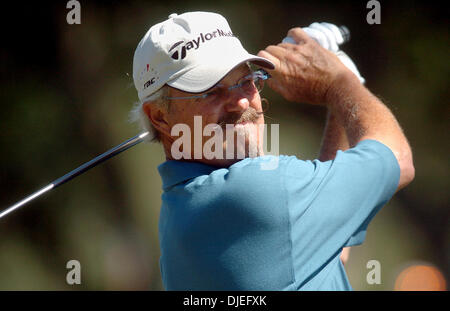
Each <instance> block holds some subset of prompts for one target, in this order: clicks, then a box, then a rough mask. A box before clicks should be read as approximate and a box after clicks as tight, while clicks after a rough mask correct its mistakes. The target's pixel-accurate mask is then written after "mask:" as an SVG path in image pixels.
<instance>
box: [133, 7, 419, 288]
mask: <svg viewBox="0 0 450 311" xmlns="http://www.w3.org/2000/svg"><path fill="white" fill-rule="evenodd" d="M287 35H288V36H289V37H291V38H292V39H293V40H294V41H295V42H296V43H297V44H291V43H281V44H278V45H271V46H268V47H267V48H266V49H264V50H262V51H260V52H259V53H258V54H257V55H252V54H249V53H248V52H247V51H246V50H245V49H244V48H243V46H242V44H241V42H240V41H239V39H238V37H237V36H235V35H234V34H233V32H232V31H231V29H230V27H229V25H228V22H227V21H226V19H225V18H224V17H222V16H221V15H219V14H215V13H208V12H189V13H184V14H180V15H177V14H171V15H170V16H169V18H168V20H166V21H164V22H161V23H158V24H156V25H154V26H152V27H151V28H150V29H149V30H148V32H147V33H146V34H145V36H144V37H143V38H142V40H141V42H140V43H139V45H138V46H137V49H136V51H135V55H134V63H133V78H134V83H135V86H136V89H137V92H138V96H139V99H140V102H139V104H138V105H137V107H136V108H135V110H134V112H135V113H137V114H139V115H140V117H141V121H142V123H143V125H144V126H145V127H146V129H147V130H148V131H150V132H151V133H152V137H153V139H154V140H155V141H159V142H160V143H161V145H162V147H163V148H164V151H165V154H166V161H165V162H164V163H162V164H161V165H160V166H159V167H158V170H159V173H160V175H161V178H162V183H163V194H162V207H161V213H160V220H159V242H160V248H161V258H160V269H161V274H162V279H163V284H164V287H165V289H166V290H294V291H297V290H351V289H352V288H351V285H350V284H349V281H348V278H347V276H346V273H345V270H344V266H343V263H342V261H341V259H340V255H341V253H342V250H343V248H345V247H349V246H353V245H358V244H361V243H363V241H364V239H365V234H366V230H367V226H368V224H369V223H370V221H371V220H372V219H373V217H374V216H375V214H376V213H377V212H378V211H379V210H380V209H381V207H382V206H383V205H385V204H386V202H388V201H389V199H390V198H391V197H392V196H393V195H394V193H395V192H396V191H397V190H399V189H401V188H403V187H405V186H406V185H407V184H409V183H410V182H411V181H412V180H413V178H414V166H413V161H412V154H411V149H410V147H409V144H408V141H407V139H406V137H405V136H404V134H403V132H402V129H401V128H400V126H399V124H398V122H397V120H396V119H395V117H394V115H393V114H392V113H391V112H390V110H389V109H388V108H387V107H386V106H385V105H384V104H383V103H382V102H381V101H380V100H379V99H378V98H377V97H376V96H374V95H373V94H372V93H371V92H370V91H369V90H368V89H367V88H366V87H364V86H363V85H362V84H361V83H360V80H359V79H358V77H357V76H356V75H355V74H353V73H352V71H350V70H349V69H348V68H347V67H346V66H345V65H344V64H343V63H342V62H341V61H340V60H339V58H338V57H337V56H336V55H335V54H333V53H332V52H330V51H328V50H326V49H324V48H323V47H321V46H320V45H319V44H318V43H317V42H316V41H314V40H313V39H312V38H311V37H309V36H308V35H307V34H306V32H305V31H303V30H302V29H301V28H294V29H291V30H290V31H289V32H288V33H287ZM264 83H266V84H267V85H268V86H269V87H270V88H271V89H273V90H274V91H276V92H278V93H279V94H281V95H282V96H283V97H284V98H285V99H286V100H288V101H292V102H298V103H308V104H312V105H322V106H325V107H327V109H328V119H327V124H326V128H325V132H324V136H323V140H322V147H321V150H320V155H319V157H318V159H314V160H303V159H298V158H297V157H295V156H289V155H279V156H274V155H264V152H263V151H264V150H263V148H262V145H263V144H262V141H263V133H262V131H261V128H262V127H261V126H260V125H263V124H264V114H263V112H264V109H263V106H264V105H263V104H262V103H263V100H262V99H261V96H260V93H259V91H260V90H261V88H262V85H263V84H264ZM280 126H282V125H280ZM196 127H198V128H200V130H198V128H197V129H196ZM222 129H223V132H222V133H223V135H222V136H218V137H219V138H220V140H219V141H218V140H217V139H216V140H215V142H216V144H215V145H214V147H213V148H211V145H207V144H210V141H209V140H208V139H209V138H210V137H203V139H202V140H201V141H200V142H199V140H198V139H194V138H195V136H196V134H198V133H202V134H204V133H205V132H208V133H220V132H221V131H220V130H222ZM216 130H217V132H216ZM225 130H227V131H225ZM230 130H231V134H230V133H229V132H230ZM188 132H190V133H188ZM225 132H226V134H225ZM182 134H183V136H184V138H183V140H182V141H181V142H182V143H181V142H180V139H181V138H180V137H181V136H182ZM188 134H190V135H188ZM197 136H198V135H197ZM237 137H243V139H241V140H239V139H237ZM280 139H282V137H281V138H280ZM218 142H219V143H218ZM243 146H244V147H245V148H244V149H245V152H244V153H243V154H244V156H241V157H240V156H239V152H238V151H239V150H242V147H243ZM208 150H209V151H208ZM274 160H275V161H274ZM268 163H272V164H273V163H276V165H272V166H270V165H269V166H268V165H267V164H268Z"/></svg>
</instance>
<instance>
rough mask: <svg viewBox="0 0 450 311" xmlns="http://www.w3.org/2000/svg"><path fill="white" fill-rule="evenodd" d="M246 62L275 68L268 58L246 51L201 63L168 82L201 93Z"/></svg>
mask: <svg viewBox="0 0 450 311" xmlns="http://www.w3.org/2000/svg"><path fill="white" fill-rule="evenodd" d="M246 62H250V63H252V64H255V65H257V66H260V67H263V68H267V69H271V70H272V69H274V68H275V66H274V64H273V63H272V62H271V61H269V60H268V59H266V58H263V57H259V56H256V55H252V54H248V53H246V54H244V55H242V54H240V55H236V56H235V57H227V58H226V59H221V60H220V61H219V62H217V60H215V61H214V63H213V62H211V63H208V62H204V63H201V64H199V65H197V66H195V67H193V68H191V69H190V70H188V71H186V72H184V73H183V74H182V75H180V76H178V77H176V78H174V79H171V80H170V81H168V82H167V84H168V85H169V86H171V87H174V88H176V89H179V90H181V91H184V92H189V93H201V92H204V91H206V90H208V89H210V88H211V87H213V86H214V85H216V84H217V83H218V82H219V81H220V80H222V79H223V78H224V77H225V76H226V75H227V74H228V73H229V72H230V71H232V70H233V69H234V68H236V67H238V66H239V65H241V64H243V63H246Z"/></svg>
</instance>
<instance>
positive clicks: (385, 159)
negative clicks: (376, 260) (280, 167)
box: [284, 140, 400, 258]
mask: <svg viewBox="0 0 450 311" xmlns="http://www.w3.org/2000/svg"><path fill="white" fill-rule="evenodd" d="M285 177H286V178H285V179H284V180H285V188H286V190H287V198H288V199H287V200H288V208H289V211H290V218H291V227H292V239H293V243H296V244H300V245H301V247H300V248H299V249H301V250H302V251H303V252H304V253H302V254H301V256H306V257H308V256H309V257H308V258H311V257H312V256H321V257H323V258H330V256H332V255H333V254H336V252H338V251H340V250H341V249H342V247H345V246H352V245H357V244H361V243H362V242H363V241H364V239H365V234H366V230H367V226H368V224H369V223H370V221H371V220H372V218H373V217H374V216H375V214H376V213H377V212H378V211H379V210H380V209H381V207H382V206H383V205H385V204H386V203H387V202H388V201H389V199H390V198H391V197H392V196H393V195H394V193H395V191H396V189H397V187H398V182H399V178H400V168H399V165H398V162H397V159H396V158H395V156H394V154H393V153H392V151H391V150H390V149H389V148H388V147H387V146H385V145H384V144H382V143H380V142H378V141H376V140H364V141H361V142H359V143H358V144H357V145H356V146H355V147H354V148H351V149H348V150H346V151H338V152H337V155H336V157H335V159H333V160H330V161H326V162H321V161H319V160H314V161H302V160H299V159H297V158H295V157H290V160H289V162H288V164H287V166H286V171H285ZM308 252H309V253H308ZM295 255H296V254H294V256H295ZM297 255H298V256H300V254H297Z"/></svg>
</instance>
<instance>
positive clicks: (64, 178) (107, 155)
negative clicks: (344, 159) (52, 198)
mask: <svg viewBox="0 0 450 311" xmlns="http://www.w3.org/2000/svg"><path fill="white" fill-rule="evenodd" d="M332 26H333V27H336V26H334V25H332ZM336 29H337V30H338V31H339V32H340V33H341V35H342V39H343V40H342V42H339V45H340V44H343V43H345V42H347V41H349V40H350V31H349V30H348V28H347V27H345V26H339V27H336ZM283 42H288V43H295V41H294V40H293V39H292V38H290V37H286V38H285V39H284V40H283ZM342 53H343V52H342ZM345 56H346V55H345ZM346 58H348V57H346ZM341 60H344V61H345V60H346V59H342V58H341ZM347 62H350V63H351V64H350V66H351V65H353V63H352V62H351V60H350V59H348V61H347ZM347 66H349V65H347ZM353 67H354V65H353ZM355 69H356V67H355ZM358 75H359V73H358ZM149 134H150V133H149V132H143V133H141V134H139V135H136V136H134V137H132V138H130V139H128V140H126V141H124V142H123V143H121V144H120V145H117V146H116V147H114V148H112V149H110V150H108V151H106V152H105V153H102V154H101V155H99V156H97V157H95V158H94V159H92V160H91V161H89V162H86V163H84V164H83V165H81V166H79V167H77V168H76V169H74V170H73V171H71V172H69V173H67V174H66V175H64V176H62V177H60V178H58V179H56V180H55V181H53V182H52V183H50V184H48V185H47V186H45V187H43V188H42V189H40V190H38V191H36V192H34V193H33V194H31V195H29V196H27V197H26V198H24V199H23V200H21V201H19V202H17V203H16V204H14V205H12V206H10V207H8V208H6V209H5V210H3V211H2V212H1V213H0V218H3V217H4V216H6V215H8V214H9V213H11V212H13V211H15V210H16V209H18V208H20V207H22V206H24V205H25V204H27V203H29V202H31V201H33V200H34V199H36V198H38V197H40V196H41V195H42V194H44V193H46V192H48V191H50V190H52V189H54V188H56V187H58V186H61V185H62V184H64V183H66V182H68V181H69V180H71V179H73V178H75V177H77V176H78V175H80V174H82V173H84V172H86V171H88V170H90V169H91V168H93V167H95V166H97V165H98V164H100V163H102V162H104V161H106V160H108V159H110V158H112V157H114V156H115V155H117V154H119V153H121V152H123V151H125V150H127V149H129V148H131V147H133V146H135V145H137V144H139V143H140V142H142V141H143V140H144V138H145V137H146V136H147V135H149Z"/></svg>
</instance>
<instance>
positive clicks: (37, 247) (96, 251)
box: [0, 0, 450, 290]
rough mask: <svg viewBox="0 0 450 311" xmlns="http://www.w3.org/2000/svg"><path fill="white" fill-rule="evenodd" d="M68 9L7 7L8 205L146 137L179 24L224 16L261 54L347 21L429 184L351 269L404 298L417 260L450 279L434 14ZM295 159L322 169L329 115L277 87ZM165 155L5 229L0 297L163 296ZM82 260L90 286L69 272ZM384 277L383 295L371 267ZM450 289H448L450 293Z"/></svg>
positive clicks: (60, 195) (396, 210) (340, 9)
mask: <svg viewBox="0 0 450 311" xmlns="http://www.w3.org/2000/svg"><path fill="white" fill-rule="evenodd" d="M66 3H67V2H66V1H59V2H45V1H35V2H32V3H26V4H25V3H22V2H16V3H15V4H12V5H11V6H8V7H6V8H4V9H2V13H1V14H2V18H1V19H0V20H1V21H0V22H1V24H2V25H1V26H2V27H1V29H2V30H1V31H2V45H1V49H0V64H1V67H0V68H1V71H0V74H1V76H0V81H1V87H0V90H1V92H0V94H1V97H0V98H1V110H0V146H1V147H2V152H1V153H0V160H1V161H0V163H1V164H0V168H1V170H0V172H1V174H0V198H1V200H0V208H1V209H3V208H6V207H7V206H9V205H11V204H13V203H15V202H16V201H18V200H20V199H22V198H23V197H25V196H26V195H28V194H30V193H31V192H34V191H36V190H38V189H39V188H40V187H43V186H45V185H47V184H48V183H49V182H51V181H53V180H55V179H56V178H58V177H60V176H62V175H64V174H65V173H67V172H68V171H70V170H72V169H74V168H75V167H77V166H78V165H80V164H82V163H84V162H86V161H88V160H90V159H92V158H93V157H95V156H96V155H98V154H100V153H102V152H104V151H106V150H107V149H109V148H111V147H113V146H115V145H117V144H119V143H121V142H122V141H124V140H125V139H127V138H129V137H131V136H134V135H136V134H137V133H138V132H139V131H140V129H139V128H137V127H136V126H135V125H132V124H130V123H129V122H128V111H129V110H130V109H131V107H132V104H133V102H135V101H137V95H136V92H135V89H134V86H133V81H132V60H133V54H134V50H135V48H136V45H137V44H138V42H139V41H140V39H141V38H142V36H143V35H144V34H145V33H146V31H147V30H148V28H149V27H150V26H151V25H153V24H155V23H157V22H161V21H163V20H165V19H166V18H167V16H168V15H169V14H170V13H174V12H177V13H179V14H180V13H183V12H186V11H194V10H203V11H214V12H218V13H220V14H222V15H224V16H225V17H226V18H227V19H228V21H229V23H230V25H231V28H232V29H233V32H234V33H235V34H236V35H237V36H239V38H240V39H241V42H242V43H243V44H244V46H245V47H246V48H247V50H248V51H249V52H251V53H257V52H258V51H259V50H260V49H263V48H265V47H266V46H267V45H269V44H277V43H279V42H280V41H281V39H283V38H284V37H285V34H286V32H287V31H288V30H289V29H290V28H292V27H294V26H307V25H309V24H310V23H312V22H314V21H328V22H331V23H335V24H344V25H346V26H347V27H348V28H349V29H350V30H351V34H352V39H351V41H350V42H349V43H347V44H346V45H344V46H343V49H344V51H346V52H347V54H348V55H349V56H350V57H352V59H353V60H354V62H355V63H356V64H357V66H358V68H359V70H360V72H361V74H362V75H363V76H364V77H365V78H366V80H367V84H366V85H367V87H368V88H369V89H370V90H372V92H373V93H375V94H376V95H378V96H379V97H381V98H382V100H383V101H384V102H385V103H386V104H387V105H388V106H389V108H390V109H392V111H393V112H394V114H395V115H396V116H397V118H398V120H399V122H400V123H401V125H402V127H403V128H404V131H405V132H406V135H407V137H408V138H409V140H410V143H411V146H412V148H413V151H414V160H415V167H416V178H415V180H414V182H413V183H412V184H411V185H409V186H408V187H407V188H406V189H404V190H402V191H400V192H399V193H397V194H396V195H395V196H394V198H393V199H392V200H391V201H390V202H389V203H388V204H387V205H386V206H385V207H384V208H383V209H382V211H381V212H380V213H379V214H378V215H377V216H376V217H375V220H374V221H373V222H372V223H371V225H370V226H369V231H368V235H367V239H366V242H365V243H364V244H363V245H362V246H358V247H354V248H353V249H352V251H351V253H350V259H349V261H348V263H347V265H346V269H347V271H348V274H349V279H350V281H351V284H352V286H353V287H354V289H355V290H392V289H393V288H394V283H395V280H396V278H397V276H398V275H399V273H400V272H401V271H402V269H404V268H405V267H407V266H409V265H411V264H413V263H418V262H419V263H428V264H432V265H434V266H436V267H437V268H438V269H439V270H440V271H441V272H442V273H443V274H444V276H445V278H446V279H447V280H449V276H450V226H449V216H450V215H449V161H448V153H449V151H450V149H449V137H448V133H449V126H448V125H449V123H448V121H449V116H450V110H449V95H450V94H449V88H448V86H449V85H448V78H449V73H450V66H449V58H448V57H449V55H450V53H449V33H448V29H449V24H448V16H447V13H446V11H445V10H444V9H443V8H441V7H439V6H437V5H433V4H432V3H431V2H429V1H428V2H426V1H423V2H417V1H396V2H395V4H394V3H393V1H389V2H388V1H380V3H381V24H380V25H369V24H367V22H366V15H367V13H368V12H369V9H367V8H366V3H367V1H346V2H336V1H315V2H313V3H312V2H307V1H295V2H293V1H275V0H274V1H236V2H233V1H206V0H203V1H97V2H96V1H83V0H81V1H80V3H81V25H68V24H67V22H66V15H67V13H68V12H69V10H68V9H66ZM264 95H265V97H266V98H268V99H269V101H270V103H271V105H270V110H269V112H268V116H269V117H270V119H267V120H268V121H269V122H272V123H279V124H280V153H282V154H295V155H297V156H298V157H299V158H302V159H311V158H315V157H317V155H318V150H319V147H320V139H321V134H322V130H323V126H324V122H325V113H326V111H325V110H324V109H322V108H319V107H311V106H307V105H302V104H297V103H288V102H286V101H285V100H283V99H282V98H281V97H280V96H278V95H277V94H275V93H274V92H272V91H271V90H269V89H265V90H264ZM163 161H164V155H163V151H162V148H161V147H160V146H159V145H156V144H140V145H138V146H136V147H134V148H133V149H131V150H129V151H127V152H125V153H123V154H121V155H119V156H117V157H115V158H114V159H112V160H109V161H107V162H106V163H104V164H102V165H100V166H98V167H96V168H95V169H93V170H92V171H89V172H88V173H86V174H83V175H81V176H80V177H77V178H76V179H74V180H72V181H70V182H69V183H67V184H65V185H63V186H62V187H60V188H58V189H56V190H54V191H51V192H50V193H47V194H45V195H44V196H43V197H41V198H39V199H38V200H36V201H34V202H33V203H31V204H29V205H27V206H26V207H23V208H22V209H20V210H18V211H16V212H14V213H12V214H10V215H8V216H7V217H5V218H3V219H1V220H0V290H38V289H39V290H74V289H75V290H76V289H83V290H134V289H142V290H147V289H148V290H161V289H162V283H161V276H160V273H159V266H158V260H159V245H158V236H157V233H158V217H159V209H160V203H161V199H160V197H161V181H160V177H159V174H158V172H157V169H156V167H157V165H158V164H160V163H161V162H163ZM71 259H76V260H78V261H79V262H80V263H81V282H82V283H81V285H73V286H70V285H68V284H67V283H66V274H67V272H68V269H66V263H67V262H68V261H69V260H71ZM372 259H375V260H378V261H379V262H380V264H381V284H379V285H370V284H368V283H367V282H366V275H367V273H368V272H369V271H370V270H369V269H367V267H366V264H367V262H368V261H369V260H372ZM447 287H448V285H447Z"/></svg>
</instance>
